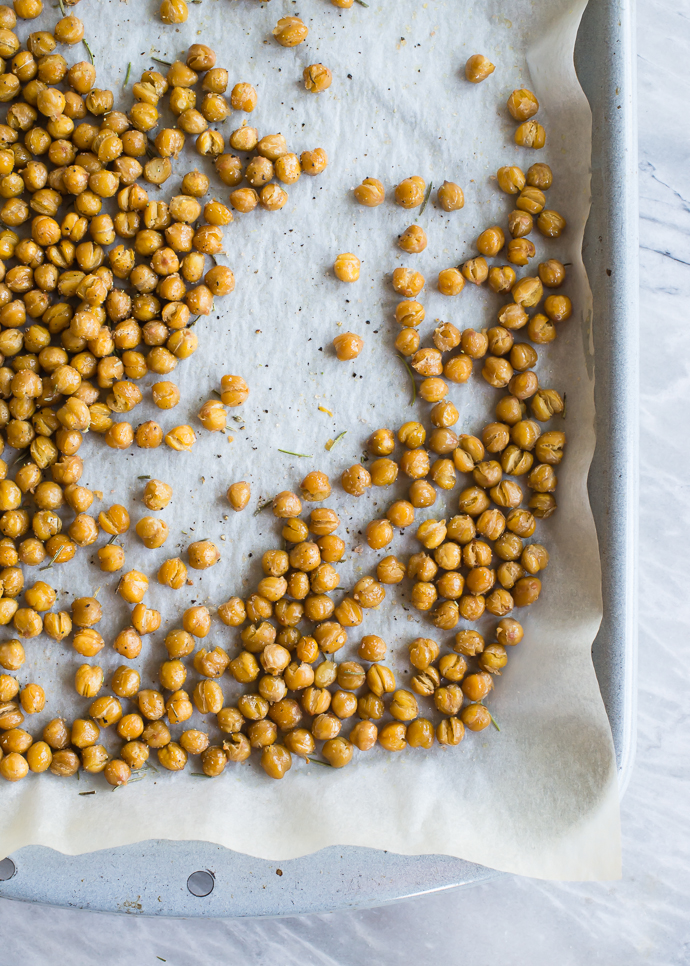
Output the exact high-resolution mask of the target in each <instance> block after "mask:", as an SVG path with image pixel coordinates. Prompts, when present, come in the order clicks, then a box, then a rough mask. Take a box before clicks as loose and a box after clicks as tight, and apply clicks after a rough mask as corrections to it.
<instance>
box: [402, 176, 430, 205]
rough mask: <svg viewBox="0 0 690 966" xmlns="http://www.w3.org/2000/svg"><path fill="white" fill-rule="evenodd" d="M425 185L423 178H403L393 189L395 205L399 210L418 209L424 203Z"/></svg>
mask: <svg viewBox="0 0 690 966" xmlns="http://www.w3.org/2000/svg"><path fill="white" fill-rule="evenodd" d="M425 191H426V183H425V181H424V179H423V178H420V177H418V176H416V175H415V176H413V177H411V178H405V179H404V181H401V182H400V184H398V185H396V187H395V203H396V205H400V207H401V208H418V207H419V206H420V205H421V204H422V202H423V201H424V194H425Z"/></svg>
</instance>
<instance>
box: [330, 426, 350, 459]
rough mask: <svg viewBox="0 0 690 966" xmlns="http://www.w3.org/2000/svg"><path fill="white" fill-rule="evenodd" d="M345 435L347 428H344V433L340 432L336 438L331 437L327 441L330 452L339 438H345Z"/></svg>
mask: <svg viewBox="0 0 690 966" xmlns="http://www.w3.org/2000/svg"><path fill="white" fill-rule="evenodd" d="M343 436H347V430H346V429H344V430H343V431H342V433H339V434H338V435H337V436H336V438H335V439H329V440H328V442H327V443H326V449H327V450H328V452H329V453H330V451H331V450H332V449H333V447H334V446H335V444H336V443H337V442H338V440H339V439H342V438H343Z"/></svg>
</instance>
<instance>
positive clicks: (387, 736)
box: [379, 721, 407, 751]
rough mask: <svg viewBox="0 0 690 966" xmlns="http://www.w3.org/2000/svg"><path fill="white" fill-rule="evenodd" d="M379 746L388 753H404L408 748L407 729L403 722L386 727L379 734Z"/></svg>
mask: <svg viewBox="0 0 690 966" xmlns="http://www.w3.org/2000/svg"><path fill="white" fill-rule="evenodd" d="M379 744H380V745H382V746H383V747H384V748H385V749H386V751H404V750H405V748H406V747H407V727H406V726H405V724H403V722H402V721H393V722H391V723H390V724H387V725H384V726H383V728H381V731H380V732H379Z"/></svg>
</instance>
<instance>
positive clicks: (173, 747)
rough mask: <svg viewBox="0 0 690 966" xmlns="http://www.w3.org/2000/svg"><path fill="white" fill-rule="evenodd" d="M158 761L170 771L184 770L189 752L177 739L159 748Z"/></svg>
mask: <svg viewBox="0 0 690 966" xmlns="http://www.w3.org/2000/svg"><path fill="white" fill-rule="evenodd" d="M158 761H159V762H160V764H161V765H162V766H163V768H166V769H167V770H168V771H182V770H183V769H184V767H185V765H186V764H187V752H186V751H185V750H184V748H182V747H181V745H178V744H177V742H176V741H171V742H169V743H168V744H166V745H164V746H163V747H162V748H159V749H158Z"/></svg>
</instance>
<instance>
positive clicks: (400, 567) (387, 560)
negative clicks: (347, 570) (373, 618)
mask: <svg viewBox="0 0 690 966" xmlns="http://www.w3.org/2000/svg"><path fill="white" fill-rule="evenodd" d="M376 576H377V577H378V579H379V580H380V581H381V583H382V584H399V583H401V581H402V580H403V578H404V577H405V566H404V564H403V563H402V562H401V561H400V560H398V559H397V558H396V557H394V556H388V557H384V558H383V560H380V561H379V563H378V564H377V566H376ZM360 657H361V655H360Z"/></svg>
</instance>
